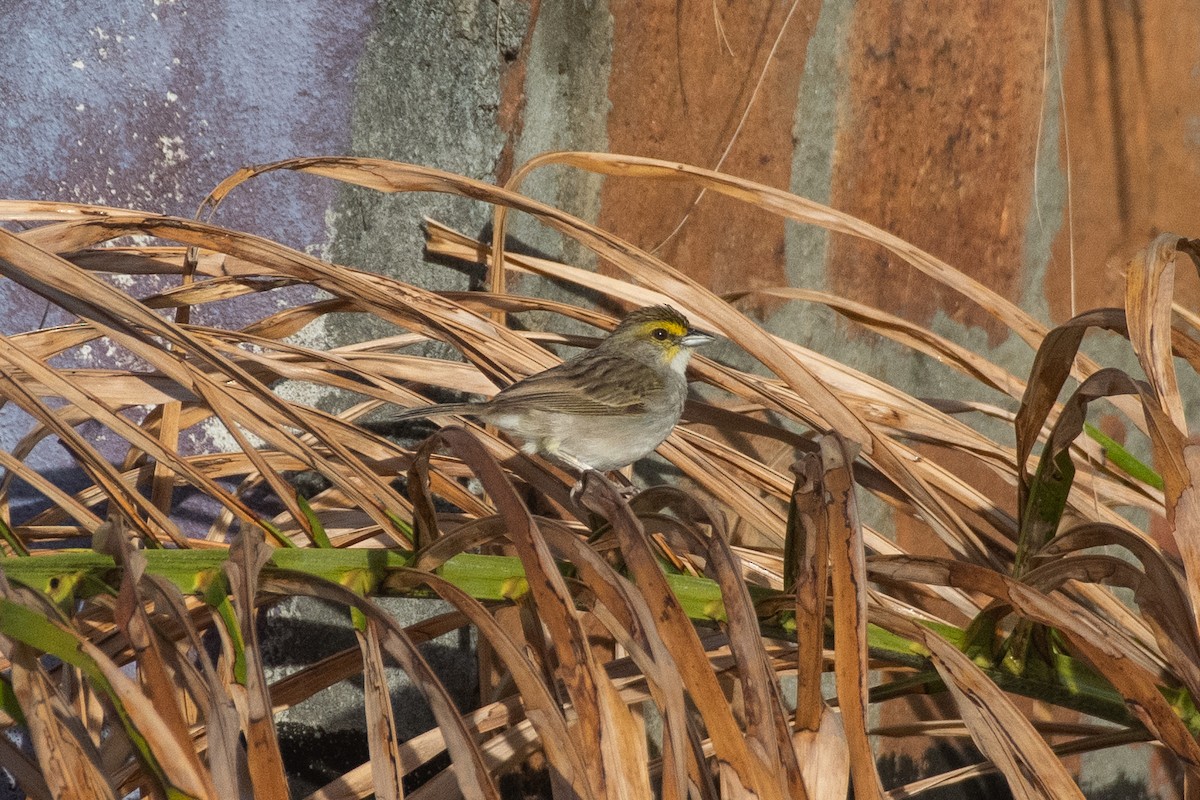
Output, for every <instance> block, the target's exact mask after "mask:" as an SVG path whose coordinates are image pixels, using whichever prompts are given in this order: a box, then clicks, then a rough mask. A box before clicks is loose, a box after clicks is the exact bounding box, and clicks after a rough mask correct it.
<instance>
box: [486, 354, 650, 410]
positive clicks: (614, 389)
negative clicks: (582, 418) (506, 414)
mask: <svg viewBox="0 0 1200 800" xmlns="http://www.w3.org/2000/svg"><path fill="white" fill-rule="evenodd" d="M576 387H578V388H576ZM661 388H662V378H661V377H660V376H659V375H657V374H656V373H655V372H654V370H652V369H650V368H649V367H647V366H645V365H644V364H640V363H638V362H636V361H621V362H615V361H613V360H612V359H595V360H591V359H588V360H586V361H578V362H575V361H569V362H566V363H564V364H562V365H560V366H558V367H555V368H554V369H550V370H547V371H546V372H542V373H538V374H537V375H532V376H530V377H529V378H526V379H525V380H523V381H521V382H519V383H515V384H513V385H512V386H510V387H508V388H507V389H505V390H504V391H502V392H500V393H499V394H498V395H496V396H495V397H494V398H493V399H492V402H491V404H490V405H491V406H492V408H493V409H495V410H497V411H499V410H502V408H503V406H505V405H507V404H508V403H510V402H514V401H520V403H521V405H522V406H524V407H526V408H530V407H532V408H538V409H540V410H543V411H561V412H564V413H569V414H584V415H597V416H607V415H610V414H620V413H626V414H628V413H636V412H638V411H642V410H643V408H644V403H643V401H644V400H645V398H646V395H647V394H651V393H653V392H656V391H658V390H660V389H661Z"/></svg>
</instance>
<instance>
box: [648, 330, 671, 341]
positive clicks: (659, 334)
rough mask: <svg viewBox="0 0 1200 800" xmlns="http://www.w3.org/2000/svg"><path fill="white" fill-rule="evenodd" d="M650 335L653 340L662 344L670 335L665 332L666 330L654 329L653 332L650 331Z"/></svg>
mask: <svg viewBox="0 0 1200 800" xmlns="http://www.w3.org/2000/svg"><path fill="white" fill-rule="evenodd" d="M650 335H651V336H653V337H654V338H655V339H658V340H659V341H660V342H663V341H666V339H667V337H668V336H670V335H671V334H670V333H668V332H667V329H666V328H655V329H654V330H652V331H650Z"/></svg>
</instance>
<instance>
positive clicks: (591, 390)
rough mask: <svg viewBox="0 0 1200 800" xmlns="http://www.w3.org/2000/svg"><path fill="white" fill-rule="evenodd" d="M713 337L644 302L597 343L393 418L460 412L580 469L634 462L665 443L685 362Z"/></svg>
mask: <svg viewBox="0 0 1200 800" xmlns="http://www.w3.org/2000/svg"><path fill="white" fill-rule="evenodd" d="M712 340H713V336H712V334H710V333H706V332H704V331H701V330H697V329H695V328H693V327H691V326H690V325H689V324H688V321H687V318H686V317H684V316H683V315H682V314H680V313H679V312H678V311H676V310H675V309H673V308H671V307H670V306H665V305H664V306H653V307H651V308H640V309H638V310H636V311H634V312H632V313H630V314H629V316H627V317H625V319H623V320H622V321H621V324H620V325H618V326H617V327H616V329H615V330H614V331H613V332H612V333H611V334H609V335H608V337H607V338H605V339H604V340H603V341H601V342H600V344H598V345H597V346H596V347H595V349H593V350H589V351H587V352H585V353H580V354H579V355H577V356H575V357H574V358H571V359H569V360H567V361H564V362H563V363H561V364H559V365H558V366H557V367H551V368H550V369H548V370H545V371H544V372H539V373H537V374H536V375H530V376H529V377H527V378H525V379H524V380H521V381H518V382H517V383H514V384H513V385H512V386H509V387H508V388H506V389H504V390H502V391H501V392H500V393H498V394H497V395H496V396H495V397H493V398H492V399H491V400H487V401H483V402H477V403H443V404H441V405H435V406H427V407H425V408H413V409H409V410H407V411H404V412H401V413H400V414H397V415H395V416H393V417H391V418H390V419H391V420H392V421H398V420H405V419H414V418H417V417H432V416H444V415H448V414H457V415H463V416H469V417H475V418H476V419H478V420H480V421H482V422H485V423H487V424H489V425H495V426H496V427H497V428H499V429H500V430H502V431H504V432H505V433H508V434H510V435H512V436H514V437H516V438H517V439H519V440H521V442H523V447H522V449H523V450H524V451H525V452H526V453H539V454H541V455H544V456H549V457H551V458H554V459H557V460H558V461H561V462H563V463H564V464H567V465H569V466H572V467H575V468H576V469H579V470H581V471H583V470H587V469H595V470H599V471H601V472H604V471H607V470H610V469H618V468H620V467H623V466H625V465H626V464H632V463H633V462H634V461H637V460H638V459H639V458H641V457H642V456H645V455H648V454H649V453H650V452H651V451H653V450H654V448H656V447H658V446H659V445H660V444H662V442H663V440H664V439H666V438H667V436H668V435H669V434H670V433H671V430H672V429H673V428H674V427H675V423H677V422H678V421H679V417H680V415H681V414H682V413H683V402H684V400H685V399H686V398H687V379H686V378H685V377H684V370H685V368H686V367H687V363H688V360H689V359H690V358H691V356H692V351H693V350H694V349H695V348H696V347H699V346H700V345H703V344H707V343H708V342H711V341H712Z"/></svg>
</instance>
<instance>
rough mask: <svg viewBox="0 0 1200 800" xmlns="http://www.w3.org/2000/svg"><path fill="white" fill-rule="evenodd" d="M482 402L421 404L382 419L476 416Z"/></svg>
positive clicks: (393, 420) (399, 420) (400, 419)
mask: <svg viewBox="0 0 1200 800" xmlns="http://www.w3.org/2000/svg"><path fill="white" fill-rule="evenodd" d="M479 406H480V403H438V404H437V405H435V406H420V407H418V408H406V409H403V410H401V411H397V412H396V413H395V414H388V415H387V416H386V417H384V418H383V420H381V421H386V422H402V421H404V420H406V419H424V418H426V417H446V416H450V415H453V414H461V415H463V416H474V415H476V414H478V413H479Z"/></svg>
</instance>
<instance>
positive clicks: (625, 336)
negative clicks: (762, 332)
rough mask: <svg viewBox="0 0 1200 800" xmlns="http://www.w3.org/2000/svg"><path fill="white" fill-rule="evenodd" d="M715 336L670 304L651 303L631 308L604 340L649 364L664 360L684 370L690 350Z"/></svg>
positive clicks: (611, 347)
mask: <svg viewBox="0 0 1200 800" xmlns="http://www.w3.org/2000/svg"><path fill="white" fill-rule="evenodd" d="M714 338H715V337H714V336H713V335H712V334H711V333H708V332H706V331H702V330H699V329H698V328H693V327H692V326H691V325H690V324H688V321H687V317H685V316H684V315H683V314H680V313H679V312H678V311H676V310H675V309H673V308H671V307H670V306H666V305H663V306H650V307H648V308H639V309H637V310H636V311H633V312H631V313H630V314H629V315H628V316H627V317H625V319H623V320H621V324H620V325H618V326H617V327H616V329H615V330H613V332H612V333H611V334H610V335H609V337H608V339H606V340H605V342H604V346H605V348H606V349H618V348H628V350H627V353H628V354H629V355H634V356H636V357H638V358H639V359H641V360H643V361H646V362H647V363H651V364H666V365H669V366H671V367H672V368H673V369H675V370H677V371H679V372H683V370H684V367H686V366H687V362H688V359H689V358H691V357H692V351H693V350H694V349H695V348H697V347H700V346H701V345H705V344H708V343H709V342H711V341H712V340H713V339H714Z"/></svg>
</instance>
